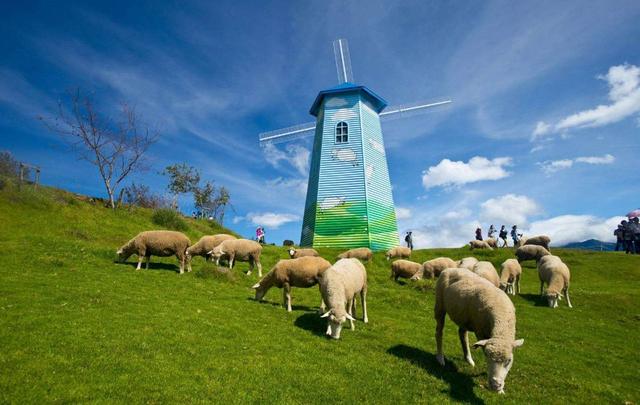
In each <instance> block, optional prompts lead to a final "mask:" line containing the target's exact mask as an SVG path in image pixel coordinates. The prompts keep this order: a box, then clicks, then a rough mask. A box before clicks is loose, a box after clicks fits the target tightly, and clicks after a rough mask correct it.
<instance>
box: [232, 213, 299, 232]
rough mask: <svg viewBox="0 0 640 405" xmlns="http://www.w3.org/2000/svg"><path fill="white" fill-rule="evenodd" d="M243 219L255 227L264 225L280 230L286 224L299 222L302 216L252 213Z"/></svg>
mask: <svg viewBox="0 0 640 405" xmlns="http://www.w3.org/2000/svg"><path fill="white" fill-rule="evenodd" d="M243 219H244V220H246V221H249V222H251V223H252V224H253V225H262V226H264V227H266V228H271V229H278V228H279V227H280V226H282V225H284V224H286V223H289V222H296V221H299V220H300V216H299V215H294V214H280V213H276V212H263V213H254V212H250V213H248V214H247V215H246V216H245V217H244V218H243ZM238 222H239V221H238ZM234 223H235V218H234Z"/></svg>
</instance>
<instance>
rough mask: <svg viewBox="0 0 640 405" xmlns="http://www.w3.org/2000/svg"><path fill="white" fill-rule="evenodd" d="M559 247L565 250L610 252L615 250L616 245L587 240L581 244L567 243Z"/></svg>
mask: <svg viewBox="0 0 640 405" xmlns="http://www.w3.org/2000/svg"><path fill="white" fill-rule="evenodd" d="M561 247H563V248H567V249H584V250H603V251H612V250H614V249H615V248H616V244H615V243H611V242H602V241H600V240H597V239H588V240H585V241H583V242H572V243H568V244H566V245H564V246H561Z"/></svg>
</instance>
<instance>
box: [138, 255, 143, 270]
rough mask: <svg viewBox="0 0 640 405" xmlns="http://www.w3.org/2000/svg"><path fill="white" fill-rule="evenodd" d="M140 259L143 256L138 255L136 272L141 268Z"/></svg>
mask: <svg viewBox="0 0 640 405" xmlns="http://www.w3.org/2000/svg"><path fill="white" fill-rule="evenodd" d="M142 258H143V256H141V255H138V266H137V267H136V270H140V269H141V268H142Z"/></svg>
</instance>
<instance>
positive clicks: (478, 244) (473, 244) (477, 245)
mask: <svg viewBox="0 0 640 405" xmlns="http://www.w3.org/2000/svg"><path fill="white" fill-rule="evenodd" d="M469 247H470V248H471V250H473V249H489V250H493V248H492V247H491V246H489V244H488V243H487V242H485V241H483V240H472V241H469Z"/></svg>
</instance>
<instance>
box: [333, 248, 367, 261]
mask: <svg viewBox="0 0 640 405" xmlns="http://www.w3.org/2000/svg"><path fill="white" fill-rule="evenodd" d="M372 257H373V252H372V251H371V249H369V248H356V249H351V250H347V251H346V252H343V253H341V254H339V255H338V259H349V258H355V259H360V260H364V261H367V262H368V261H371V258H372Z"/></svg>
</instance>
